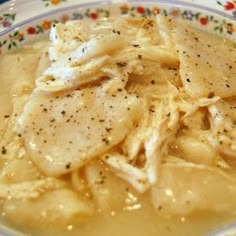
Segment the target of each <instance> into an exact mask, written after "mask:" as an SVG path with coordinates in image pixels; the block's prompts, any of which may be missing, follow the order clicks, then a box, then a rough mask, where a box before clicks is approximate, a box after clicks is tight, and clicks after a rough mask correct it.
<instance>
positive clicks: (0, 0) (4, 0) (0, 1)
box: [0, 0, 8, 4]
mask: <svg viewBox="0 0 236 236" xmlns="http://www.w3.org/2000/svg"><path fill="white" fill-rule="evenodd" d="M6 1H8V0H0V4H1V3H4V2H6Z"/></svg>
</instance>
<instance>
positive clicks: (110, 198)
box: [0, 15, 236, 235]
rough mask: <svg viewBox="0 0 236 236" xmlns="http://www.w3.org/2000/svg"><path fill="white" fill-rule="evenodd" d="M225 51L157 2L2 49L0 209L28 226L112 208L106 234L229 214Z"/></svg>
mask: <svg viewBox="0 0 236 236" xmlns="http://www.w3.org/2000/svg"><path fill="white" fill-rule="evenodd" d="M235 58H236V49H235V46H234V44H233V43H232V42H231V41H228V40H226V39H222V38H220V37H218V36H216V35H212V34H210V33H207V32H203V31H200V30H198V29H196V28H193V27H192V26H191V25H187V24H185V23H183V22H182V21H180V20H177V19H172V18H169V17H166V16H161V15H159V16H158V17H157V19H151V18H146V19H136V18H130V17H124V18H118V19H111V20H101V21H96V22H93V23H91V22H86V21H68V22H66V23H64V24H63V23H56V24H54V25H52V28H51V32H50V42H48V41H47V40H46V41H43V40H42V41H41V42H36V43H33V44H30V45H26V46H23V47H22V48H21V49H19V50H17V51H15V52H13V53H10V54H6V55H3V56H2V57H1V59H0V73H1V83H2V85H3V86H2V88H1V91H0V92H1V93H0V94H1V127H0V128H1V144H0V147H1V153H0V155H1V158H0V167H1V177H0V198H1V208H2V212H4V217H3V219H6V220H7V222H10V224H12V225H14V226H15V227H17V228H18V229H22V230H23V231H26V232H30V233H32V234H39V235H43V234H45V232H50V233H51V234H59V232H60V233H61V234H65V235H67V234H68V235H70V234H71V235H72V234H76V233H77V234H78V233H79V234H81V235H92V234H93V235H95V233H94V232H96V235H99V230H101V229H100V228H101V227H103V228H105V227H109V225H112V224H113V223H112V221H113V219H117V220H116V222H118V223H117V225H116V226H114V227H113V230H114V229H115V230H117V228H118V226H119V222H120V221H121V219H123V222H125V224H124V229H119V230H120V231H119V232H118V234H117V235H120V234H124V235H125V234H129V233H130V234H133V233H134V232H136V234H140V235H144V234H145V232H146V233H147V232H148V234H149V235H150V234H151V232H154V233H155V234H157V233H158V232H159V233H161V234H162V235H164V234H167V233H168V234H171V233H172V234H176V233H178V234H185V235H187V234H188V233H189V232H191V234H195V233H196V235H197V234H199V232H201V233H202V232H203V230H204V227H205V226H202V222H203V219H204V221H205V218H204V217H206V218H208V221H209V222H208V223H206V224H207V226H206V228H207V229H208V228H211V227H214V228H216V227H217V226H218V224H219V222H220V221H221V220H222V219H223V221H225V222H226V221H232V220H233V219H235V217H234V209H235V208H236V184H235V183H236V179H235V168H236V167H235V161H234V159H235V153H236V150H235V147H236V146H235V145H236V144H235V140H236V137H235V136H236V132H235V122H236V117H235V114H236V113H235V109H236V101H235V94H236V81H235V79H234V77H235V73H236V61H235ZM9 62H10V63H9ZM11 68H14V70H11ZM16 78H17V79H16ZM214 214H216V216H214V217H213V216H212V215H214ZM148 217H150V223H143V224H142V226H137V225H136V224H135V222H141V223H142V222H143V218H148ZM134 219H135V220H134ZM177 219H180V221H182V222H185V221H187V222H186V223H184V224H183V223H180V222H179V221H178V220H177ZM157 221H158V223H157ZM104 222H105V223H104ZM188 222H189V225H188ZM196 222H197V225H198V226H199V229H194V230H195V232H193V227H191V224H193V223H196ZM182 224H183V226H182ZM91 225H92V226H91ZM155 225H159V226H158V227H159V228H158V227H155ZM126 226H127V228H126ZM150 226H151V227H150ZM116 227H117V228H116ZM129 227H130V228H129ZM137 228H138V229H139V228H140V229H141V228H142V229H141V230H139V232H137ZM45 229H46V230H45ZM111 229H112V228H111ZM173 229H174V231H173ZM198 230H199V231H198Z"/></svg>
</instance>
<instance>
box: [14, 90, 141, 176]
mask: <svg viewBox="0 0 236 236" xmlns="http://www.w3.org/2000/svg"><path fill="white" fill-rule="evenodd" d="M141 104H142V103H141V101H140V100H139V98H137V97H135V96H133V95H129V94H128V93H127V92H126V91H125V90H124V89H117V90H116V91H114V92H113V93H107V92H106V91H105V90H104V89H102V88H99V87H97V86H94V87H91V88H84V89H82V90H74V91H71V92H67V93H64V94H41V93H33V94H32V96H31V97H30V99H29V101H28V103H27V104H26V106H25V108H24V111H23V113H22V114H21V116H20V117H19V119H18V133H20V134H21V136H22V138H23V140H24V143H25V146H26V149H27V152H28V153H29V155H30V156H31V158H32V160H33V161H34V163H35V164H36V165H37V166H38V168H39V169H40V170H41V171H42V172H43V173H45V174H47V175H61V174H64V173H67V172H70V171H72V170H74V169H77V168H79V167H81V166H83V165H85V164H86V163H87V161H88V160H89V159H91V158H93V157H96V156H99V155H101V154H103V153H104V152H106V151H107V150H109V149H110V148H111V147H113V146H114V145H116V144H118V143H119V142H121V141H122V140H123V139H124V137H125V136H126V135H127V134H128V133H129V132H130V130H131V129H132V128H133V125H135V124H134V123H135V122H136V121H137V120H138V119H137V116H139V114H140V115H141V112H142V109H141V108H142V106H141ZM135 120H136V121H135Z"/></svg>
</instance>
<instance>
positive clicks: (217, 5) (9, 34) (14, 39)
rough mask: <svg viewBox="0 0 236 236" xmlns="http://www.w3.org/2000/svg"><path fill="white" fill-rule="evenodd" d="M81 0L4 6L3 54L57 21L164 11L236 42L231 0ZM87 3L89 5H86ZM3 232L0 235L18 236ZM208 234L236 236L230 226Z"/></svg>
mask: <svg viewBox="0 0 236 236" xmlns="http://www.w3.org/2000/svg"><path fill="white" fill-rule="evenodd" d="M79 2H80V3H78V0H37V1H36V0H35V1H27V0H10V1H7V2H6V3H4V4H1V5H0V54H5V53H7V52H9V51H12V50H14V49H15V48H17V47H19V46H20V45H21V44H24V43H26V42H29V41H32V40H35V39H37V38H39V37H42V36H44V35H46V34H48V33H49V29H50V27H51V25H52V24H53V23H54V22H58V21H62V22H65V21H67V20H71V19H80V20H83V19H87V20H91V21H94V20H98V19H101V18H109V17H112V16H120V17H122V16H123V15H130V16H132V17H147V16H148V17H150V16H152V17H155V15H157V14H159V13H160V12H163V13H165V14H167V15H171V16H172V17H176V18H182V19H184V20H186V21H191V22H192V23H193V24H195V26H196V27H200V28H202V29H204V30H207V31H210V32H213V33H216V34H220V35H222V36H224V37H229V38H230V39H231V40H234V41H235V42H236V2H235V1H230V0H226V1H225V0H219V1H206V0H192V1H190V0H185V1H184V0H183V1H178V0H169V1H166V0H149V1H132V0H131V1H122V2H120V3H118V2H116V1H98V2H91V1H85V0H84V3H81V1H79ZM85 2H86V3H85ZM15 234H16V233H15V232H13V231H9V230H7V229H2V231H1V229H0V235H15ZM208 235H236V227H235V226H228V227H226V228H224V229H219V230H218V231H216V232H213V233H209V234H208Z"/></svg>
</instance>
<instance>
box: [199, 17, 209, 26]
mask: <svg viewBox="0 0 236 236" xmlns="http://www.w3.org/2000/svg"><path fill="white" fill-rule="evenodd" d="M200 23H201V24H202V25H206V24H207V23H208V20H207V18H205V17H201V18H200Z"/></svg>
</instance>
